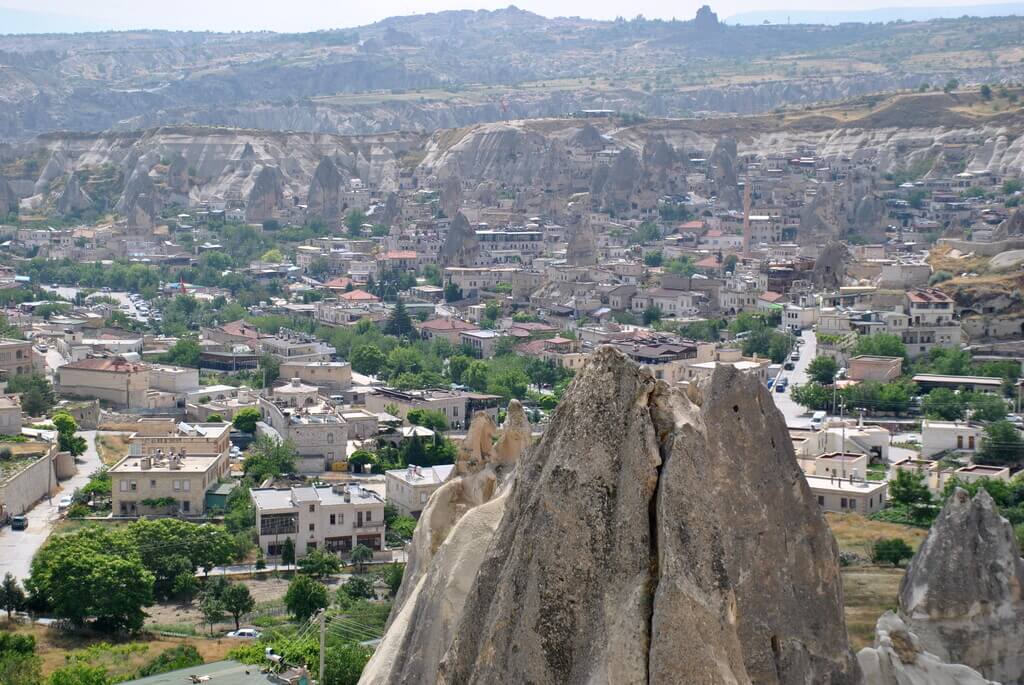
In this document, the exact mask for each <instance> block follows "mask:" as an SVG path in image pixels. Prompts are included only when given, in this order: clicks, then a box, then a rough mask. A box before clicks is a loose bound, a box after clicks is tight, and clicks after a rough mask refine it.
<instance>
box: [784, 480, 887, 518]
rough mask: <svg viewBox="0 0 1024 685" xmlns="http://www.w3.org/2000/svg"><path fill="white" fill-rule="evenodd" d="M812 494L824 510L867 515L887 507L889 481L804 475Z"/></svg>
mask: <svg viewBox="0 0 1024 685" xmlns="http://www.w3.org/2000/svg"><path fill="white" fill-rule="evenodd" d="M804 477H805V478H806V479H807V485H809V486H810V488H811V494H812V495H813V496H814V497H815V498H816V499H817V500H818V506H820V507H821V508H822V510H823V511H832V512H836V513H840V514H861V515H862V516H867V515H869V514H873V513H875V512H876V511H880V510H882V509H884V508H885V498H886V492H887V491H888V487H889V486H888V483H887V482H886V481H884V480H877V481H876V480H851V479H850V478H846V479H842V478H831V477H827V476H804Z"/></svg>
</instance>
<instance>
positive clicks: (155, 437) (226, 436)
mask: <svg viewBox="0 0 1024 685" xmlns="http://www.w3.org/2000/svg"><path fill="white" fill-rule="evenodd" d="M141 425H143V423H142V422H140V427H141ZM128 440H129V443H128V454H129V455H131V456H136V457H141V456H153V455H155V454H157V453H158V452H159V453H162V454H172V453H174V454H180V453H185V454H186V455H191V454H227V453H228V450H230V449H231V424H230V423H186V422H184V421H183V422H181V423H178V424H177V425H173V426H164V427H162V428H161V429H159V430H145V431H137V432H135V433H132V435H131V436H130V437H129V439H128Z"/></svg>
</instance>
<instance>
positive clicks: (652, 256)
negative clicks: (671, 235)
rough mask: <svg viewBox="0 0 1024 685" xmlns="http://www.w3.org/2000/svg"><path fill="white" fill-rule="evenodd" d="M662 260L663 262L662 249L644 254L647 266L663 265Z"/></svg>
mask: <svg viewBox="0 0 1024 685" xmlns="http://www.w3.org/2000/svg"><path fill="white" fill-rule="evenodd" d="M661 262H662V254H661V250H657V251H654V252H648V253H647V254H645V255H644V265H645V266H652V267H653V266H661Z"/></svg>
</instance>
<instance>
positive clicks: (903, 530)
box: [825, 512, 928, 559]
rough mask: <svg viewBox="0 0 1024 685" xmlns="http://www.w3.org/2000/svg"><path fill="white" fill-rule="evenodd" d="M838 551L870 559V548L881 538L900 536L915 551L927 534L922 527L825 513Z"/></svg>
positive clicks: (852, 515) (857, 516)
mask: <svg viewBox="0 0 1024 685" xmlns="http://www.w3.org/2000/svg"><path fill="white" fill-rule="evenodd" d="M825 519H826V520H827V521H828V525H829V527H830V528H831V529H832V534H833V535H835V536H836V542H837V543H838V544H839V549H840V551H843V552H852V553H854V554H859V555H860V556H862V557H864V558H866V559H870V558H871V548H872V546H874V544H875V541H876V540H879V539H881V538H901V539H902V540H903V541H905V542H906V543H907V544H908V545H910V546H911V547H912V548H913V549H914V550H915V551H916V550H917V548H918V546H919V545H920V544H921V543H922V542H923V541H924V539H925V537H926V536H927V535H928V531H927V530H926V529H924V528H918V527H915V526H907V525H903V524H899V523H890V522H888V521H875V520H872V519H867V518H864V517H863V516H860V515H859V514H834V513H832V512H828V513H826V514H825Z"/></svg>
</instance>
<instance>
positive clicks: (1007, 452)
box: [976, 420, 1024, 466]
mask: <svg viewBox="0 0 1024 685" xmlns="http://www.w3.org/2000/svg"><path fill="white" fill-rule="evenodd" d="M1022 458H1024V444H1022V441H1021V437H1020V433H1019V432H1018V431H1017V429H1016V428H1015V427H1014V425H1013V424H1012V423H1010V422H1009V421H1006V420H1003V421H994V422H992V423H990V424H989V425H988V426H986V427H985V438H984V439H983V440H982V441H981V450H980V451H979V452H978V456H977V457H976V461H978V462H979V463H982V464H995V465H998V466H1003V465H1013V464H1018V463H1020V461H1021V460H1022Z"/></svg>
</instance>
